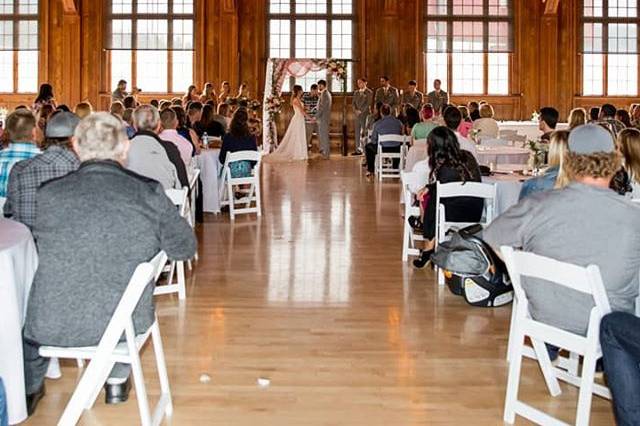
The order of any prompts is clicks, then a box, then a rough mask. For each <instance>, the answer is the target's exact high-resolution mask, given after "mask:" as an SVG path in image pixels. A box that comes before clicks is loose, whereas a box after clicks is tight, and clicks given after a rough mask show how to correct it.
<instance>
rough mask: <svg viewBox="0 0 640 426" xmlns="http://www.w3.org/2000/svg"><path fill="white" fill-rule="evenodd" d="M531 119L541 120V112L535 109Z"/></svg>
mask: <svg viewBox="0 0 640 426" xmlns="http://www.w3.org/2000/svg"><path fill="white" fill-rule="evenodd" d="M531 121H533V122H534V123H537V122H538V121H540V113H539V112H538V111H533V113H532V114H531Z"/></svg>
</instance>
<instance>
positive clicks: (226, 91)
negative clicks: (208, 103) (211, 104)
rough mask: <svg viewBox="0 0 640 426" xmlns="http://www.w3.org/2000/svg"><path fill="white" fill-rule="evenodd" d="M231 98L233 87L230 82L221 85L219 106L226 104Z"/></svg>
mask: <svg viewBox="0 0 640 426" xmlns="http://www.w3.org/2000/svg"><path fill="white" fill-rule="evenodd" d="M230 96H231V85H230V84H229V82H228V81H223V82H222V83H221V84H220V94H219V95H218V104H221V103H224V102H225V101H226V100H227V98H228V97H230Z"/></svg>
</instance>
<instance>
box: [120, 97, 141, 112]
mask: <svg viewBox="0 0 640 426" xmlns="http://www.w3.org/2000/svg"><path fill="white" fill-rule="evenodd" d="M122 105H123V106H124V108H125V109H127V108H131V109H136V108H138V107H139V106H140V105H139V104H138V101H136V98H135V97H134V96H132V95H129V96H127V97H125V98H124V99H123V100H122Z"/></svg>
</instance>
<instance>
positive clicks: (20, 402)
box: [0, 218, 38, 424]
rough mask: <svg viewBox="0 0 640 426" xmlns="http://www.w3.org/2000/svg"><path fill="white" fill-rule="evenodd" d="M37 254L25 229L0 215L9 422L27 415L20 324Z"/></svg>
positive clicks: (0, 311)
mask: <svg viewBox="0 0 640 426" xmlns="http://www.w3.org/2000/svg"><path fill="white" fill-rule="evenodd" d="M37 267H38V253H37V251H36V245H35V243H34V242H33V237H32V236H31V232H30V231H29V228H27V227H26V226H24V225H23V224H21V223H18V222H14V221H12V220H8V219H2V218H0V271H2V273H1V274H0V323H1V324H2V327H3V329H2V333H0V348H2V350H1V351H0V377H2V380H3V381H4V385H5V388H6V390H7V406H8V411H9V424H16V423H20V422H22V421H23V420H25V419H26V418H27V406H26V403H25V398H24V396H25V386H24V371H23V357H22V326H23V325H24V317H25V314H26V306H27V300H28V298H29V290H30V289H31V282H32V281H33V277H34V275H35V273H36V269H37Z"/></svg>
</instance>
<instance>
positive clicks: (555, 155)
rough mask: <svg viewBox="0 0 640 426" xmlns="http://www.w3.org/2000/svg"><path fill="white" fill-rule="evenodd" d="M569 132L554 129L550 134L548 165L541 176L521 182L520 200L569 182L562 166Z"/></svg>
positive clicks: (563, 185)
mask: <svg viewBox="0 0 640 426" xmlns="http://www.w3.org/2000/svg"><path fill="white" fill-rule="evenodd" d="M568 143H569V132H567V131H564V130H556V131H555V132H553V133H552V134H551V142H549V167H548V168H547V170H545V172H544V174H543V175H542V176H538V177H536V178H533V179H529V180H528V181H526V182H525V183H523V184H522V189H521V190H520V200H522V199H523V198H525V197H528V196H529V195H531V194H535V193H537V192H544V191H551V190H552V189H554V188H555V189H561V188H564V187H565V186H567V185H568V184H569V177H568V176H567V172H566V170H565V167H564V161H565V157H566V154H567V152H568V147H567V144H568Z"/></svg>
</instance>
